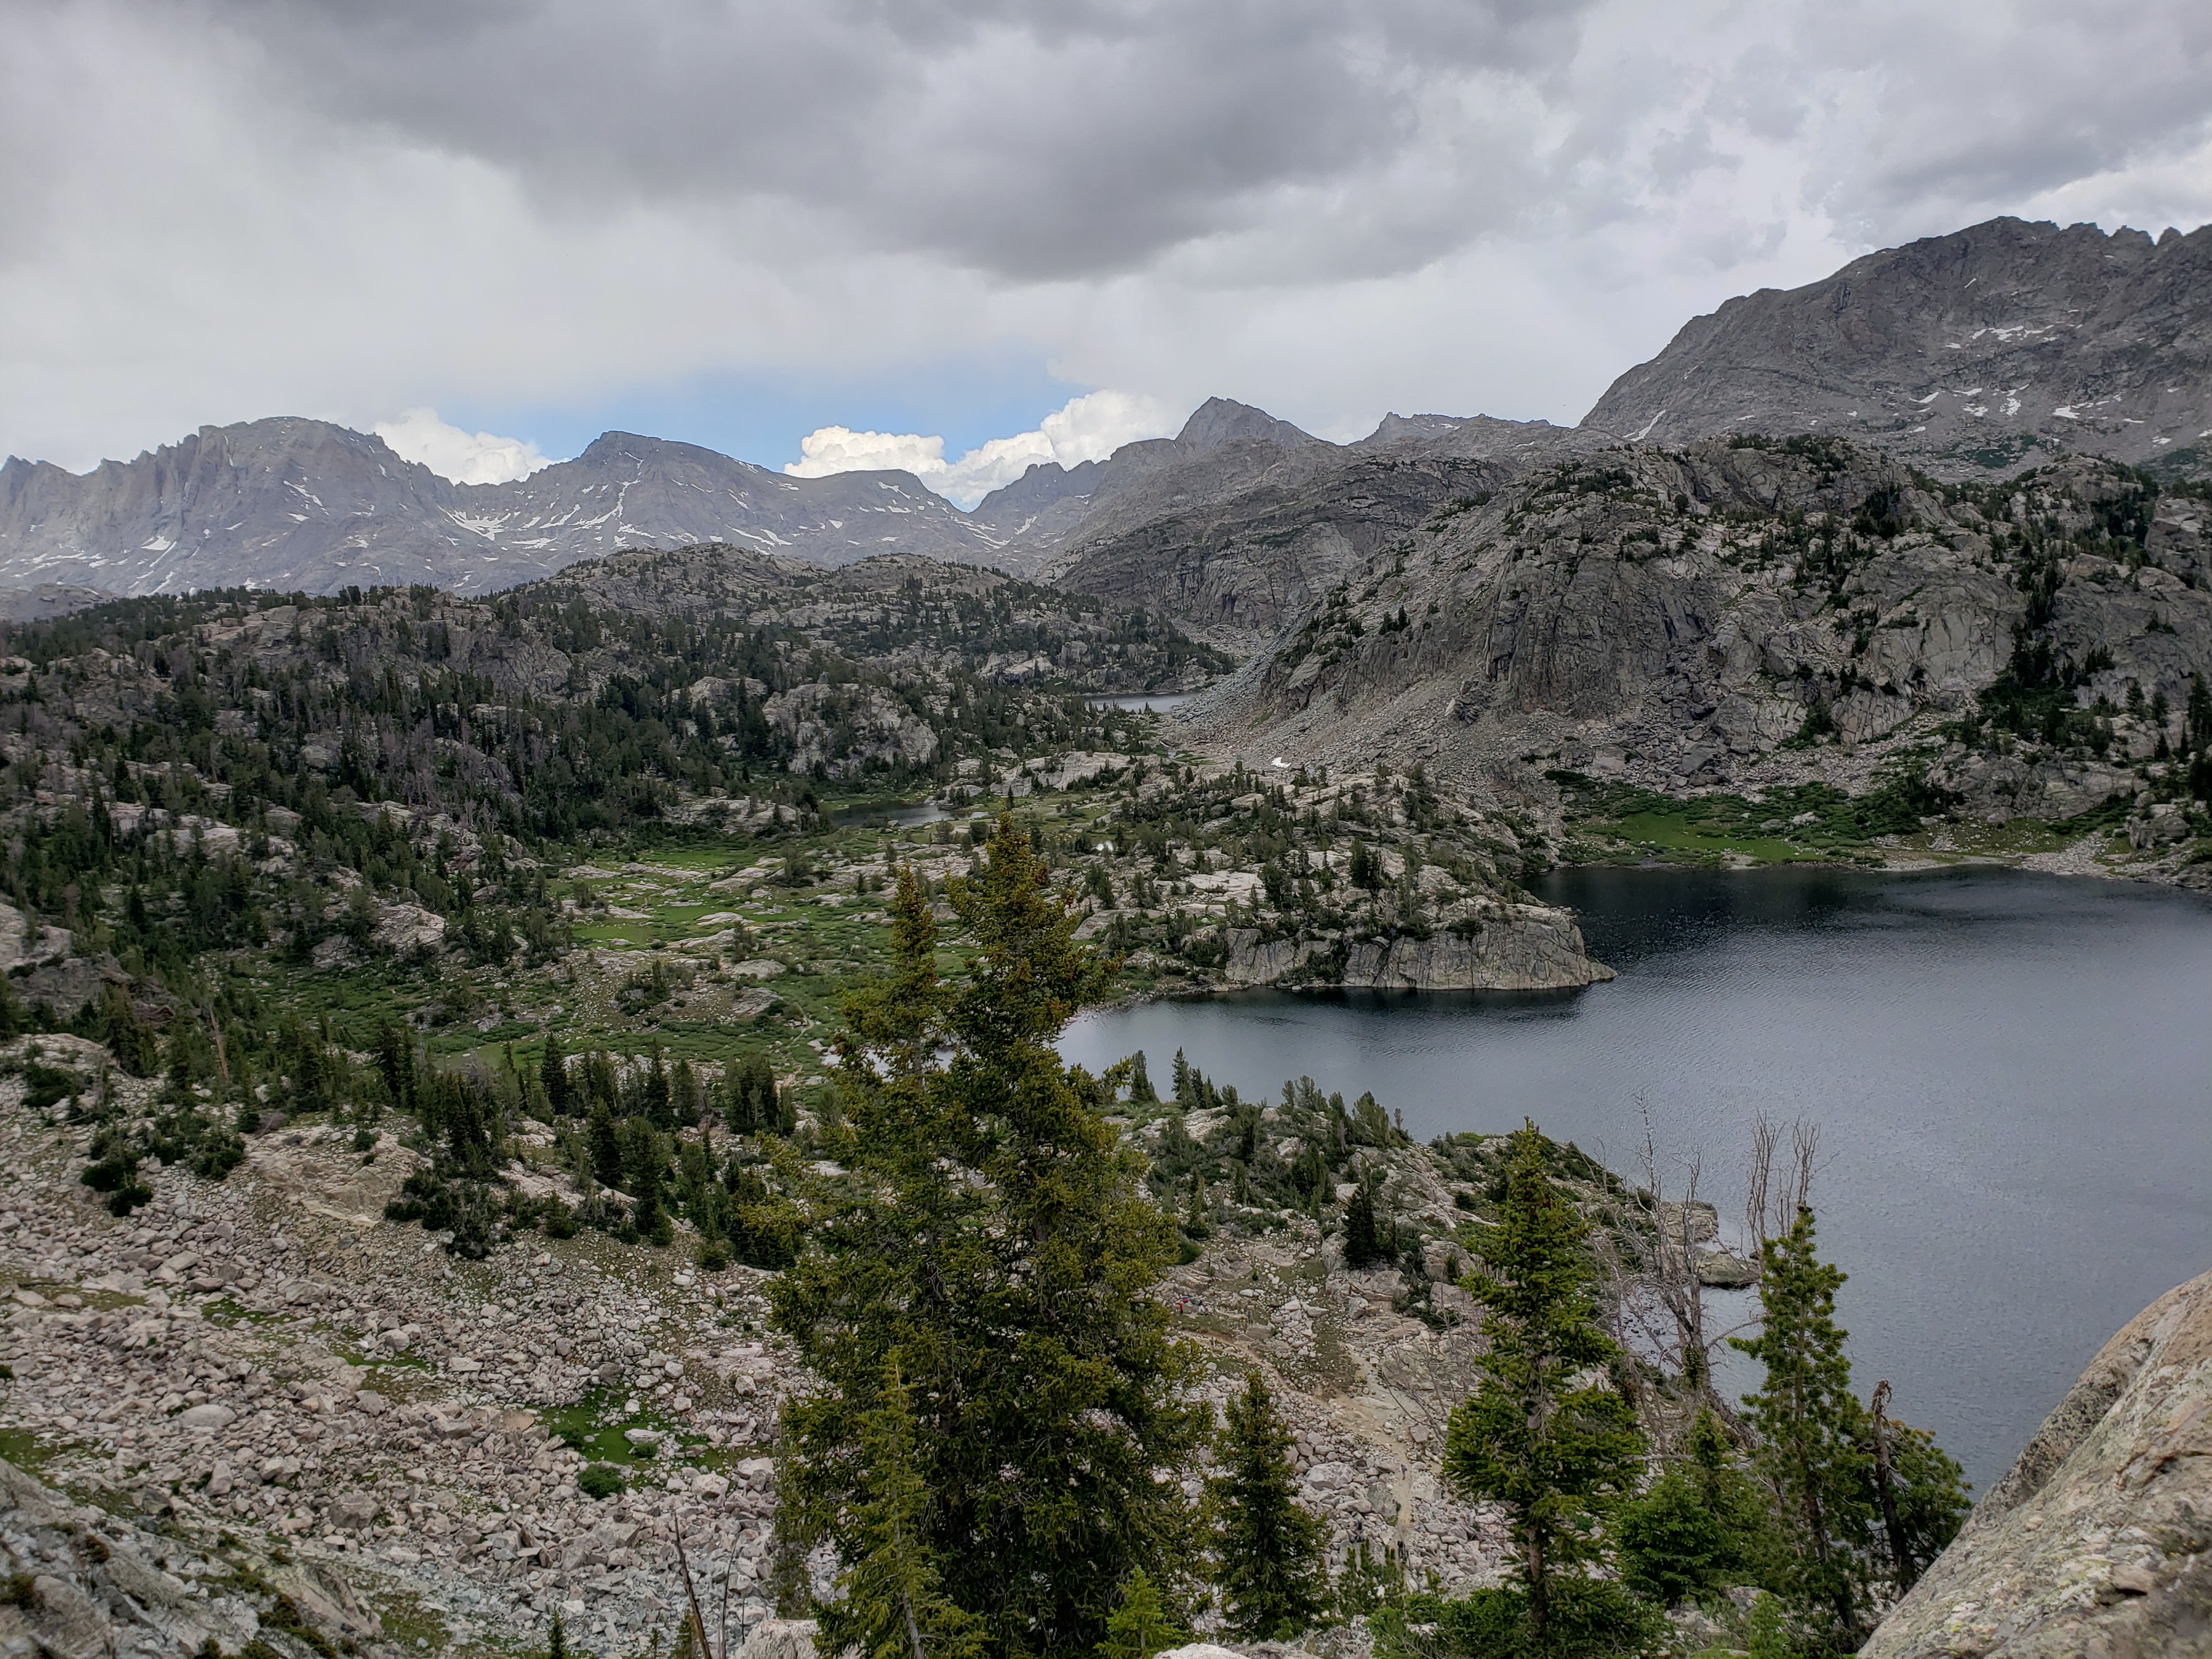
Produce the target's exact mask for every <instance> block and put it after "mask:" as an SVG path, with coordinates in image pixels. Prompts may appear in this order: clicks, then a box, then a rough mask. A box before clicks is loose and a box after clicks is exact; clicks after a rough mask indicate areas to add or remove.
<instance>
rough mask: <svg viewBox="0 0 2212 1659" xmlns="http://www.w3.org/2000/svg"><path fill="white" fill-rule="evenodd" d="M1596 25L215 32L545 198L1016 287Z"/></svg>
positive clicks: (403, 25) (1382, 21)
mask: <svg viewBox="0 0 2212 1659" xmlns="http://www.w3.org/2000/svg"><path fill="white" fill-rule="evenodd" d="M1592 3H1594V0H1550V3H1536V0H1455V3H1439V0H1212V3H1197V4H1193V3H1159V0H1084V3H1074V4H1062V5H1044V6H1036V5H1018V4H1011V3H1005V0H937V3H927V0H925V3H921V4H903V3H901V4H886V3H872V0H831V3H827V4H821V5H806V6H796V5H789V4H734V5H732V4H712V3H702V0H631V3H628V4H624V5H622V6H619V7H613V6H609V5H606V4H605V3H604V0H459V3H453V4H445V5H428V4H420V3H407V4H403V5H399V6H396V7H386V6H362V5H359V4H356V3H345V0H246V3H243V4H233V5H228V6H225V7H223V8H222V9H221V10H220V11H219V12H217V13H215V14H212V15H211V16H210V21H211V22H213V23H215V24H216V26H217V27H225V28H227V29H228V30H229V31H230V32H231V33H232V34H233V36H234V39H235V40H237V41H239V42H240V44H241V45H246V46H250V47H251V49H252V50H253V51H255V52H258V53H260V54H262V55H263V56H264V73H263V76H262V77H261V85H262V87H263V88H264V91H265V92H266V93H267V94H269V95H271V96H276V97H283V98H288V99H291V100H296V101H297V102H298V104H299V105H300V106H301V108H302V109H304V110H307V111H309V112H313V113H316V114H319V115H322V116H326V117H330V118H335V119H337V120H340V121H343V122H345V123H349V124H354V125H359V126H364V127H367V128H369V129H372V130H374V131H380V132H383V133H386V134H389V135H392V136H395V137H401V138H404V139H407V140H410V141H415V142H422V143H432V144H435V145H438V146H440V147H443V148H447V149H452V150H453V151H456V152H459V153H462V154H465V155H473V156H478V157H481V158H483V159H484V160H486V161H492V162H495V163H496V164H498V165H500V166H501V167H507V168H510V169H512V170H513V171H514V172H515V173H517V174H518V175H519V176H520V177H522V178H524V179H527V180H528V181H529V182H530V184H531V185H532V188H533V189H534V190H536V191H539V192H541V193H542V194H544V195H545V196H547V197H552V198H570V199H581V200H584V201H586V202H588V203H589V204H592V206H595V207H596V206H600V205H603V204H605V202H606V201H607V200H608V199H609V198H611V197H639V198H644V199H648V200H662V201H673V202H692V203H696V202H702V201H704V202H723V201H727V200H732V199H750V200H759V199H763V198H765V199H773V200H790V201H795V202H798V203H801V204H805V207H806V208H808V209H809V210H813V211H823V210H827V211H829V212H831V213H833V214H836V215H838V216H842V218H843V219H844V220H845V221H846V222H848V224H849V225H850V226H851V227H852V228H853V229H854V234H856V235H857V236H859V237H860V239H862V240H866V241H867V242H868V243H870V244H871V245H875V246H900V247H907V248H915V249H922V250H927V251H928V252H933V253H937V254H940V255H943V256H945V257H946V258H951V259H953V260H955V261H957V262H959V263H961V264H964V265H968V266H970V267H972V268H974V269H976V270H981V271H983V272H986V273H987V274H989V275H991V276H994V277H997V278H1001V279H1006V280H1012V281H1024V280H1032V279H1037V278H1067V277H1091V276H1099V275H1102V274H1105V273H1109V272H1113V271H1117V270H1127V269H1131V268H1133V267H1137V266H1140V265H1142V264H1145V263H1146V261H1148V260H1150V259H1152V258H1155V257H1157V256H1158V255H1159V254H1160V253H1161V252H1164V251H1165V250H1167V249H1170V248H1171V247H1174V246H1177V245H1180V244H1182V243H1185V242H1188V241H1190V240H1194V239H1199V238H1203V237H1206V236H1208V235H1211V234H1215V233H1217V232H1218V231H1220V230H1221V229H1222V228H1225V226H1235V225H1237V224H1240V223H1244V222H1249V221H1250V220H1251V219H1252V218H1254V217H1255V216H1258V215H1260V214H1261V213H1263V212H1264V211H1265V210H1266V205H1267V201H1268V199H1269V197H1271V196H1272V195H1273V193H1274V192H1277V191H1283V190H1285V189H1306V188H1311V187H1314V186H1316V185H1327V184H1329V183H1332V182H1336V181H1350V180H1354V179H1360V178H1363V177H1372V176H1375V175H1378V174H1383V173H1388V171H1389V169H1390V168H1391V167H1392V165H1393V163H1394V162H1395V161H1397V160H1399V159H1400V158H1401V157H1403V156H1405V155H1407V154H1409V153H1412V152H1416V151H1419V150H1420V149H1422V148H1423V147H1424V146H1425V145H1428V144H1430V143H1433V141H1434V140H1435V139H1436V137H1437V136H1438V135H1437V133H1436V131H1435V130H1434V129H1435V122H1434V119H1433V118H1432V112H1430V111H1427V110H1425V107H1424V102H1425V100H1426V99H1429V98H1431V97H1432V96H1433V95H1434V94H1437V93H1438V92H1439V91H1440V90H1443V89H1445V88H1451V87H1453V86H1455V84H1457V83H1459V82H1462V81H1464V80H1465V79H1467V78H1468V77H1469V76H1504V77H1514V78H1541V77H1545V76H1552V75H1555V74H1556V73H1557V72H1558V71H1559V70H1560V69H1561V68H1562V67H1564V65H1565V64H1566V63H1567V62H1568V61H1569V60H1570V59H1571V56H1572V54H1573V52H1574V50H1575V48H1576V45H1577V39H1578V33H1579V26H1580V21H1581V18H1582V16H1583V14H1585V13H1586V12H1587V11H1588V10H1589V7H1590V5H1591V4H1592ZM1467 159H1468V161H1472V162H1475V163H1477V164H1478V165H1480V162H1481V161H1483V159H1484V158H1482V157H1480V156H1469V157H1468V158H1467ZM1480 228H1484V227H1482V226H1480V225H1475V224H1468V223H1461V224H1459V225H1457V226H1456V227H1455V228H1454V231H1453V236H1454V237H1455V238H1456V239H1463V238H1464V237H1465V236H1467V235H1468V234H1472V233H1473V232H1474V231H1477V230H1479V229H1480ZM1435 240H1436V239H1435V238H1433V237H1427V238H1417V239H1414V240H1413V243H1412V245H1411V246H1410V247H1409V249H1408V253H1409V256H1410V257H1414V258H1418V257H1421V256H1422V255H1424V254H1425V253H1426V252H1430V251H1432V248H1433V245H1434V242H1435Z"/></svg>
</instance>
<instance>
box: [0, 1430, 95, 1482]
mask: <svg viewBox="0 0 2212 1659" xmlns="http://www.w3.org/2000/svg"><path fill="white" fill-rule="evenodd" d="M83 1444H84V1443H83V1442H82V1441H80V1440H72V1439H68V1438H61V1439H54V1438H51V1437H47V1436H45V1435H40V1434H33V1432H32V1431H30V1430H28V1429H0V1457H4V1458H6V1459H7V1460H8V1462H10V1463H13V1464H14V1465H15V1467H16V1468H19V1469H21V1470H22V1471H23V1472H24V1473H26V1474H40V1472H41V1471H43V1470H44V1469H45V1468H46V1466H47V1465H48V1464H49V1463H52V1462H54V1460H55V1459H57V1458H59V1457H66V1456H67V1455H69V1454H70V1453H71V1452H73V1451H78V1450H81V1449H82V1448H83Z"/></svg>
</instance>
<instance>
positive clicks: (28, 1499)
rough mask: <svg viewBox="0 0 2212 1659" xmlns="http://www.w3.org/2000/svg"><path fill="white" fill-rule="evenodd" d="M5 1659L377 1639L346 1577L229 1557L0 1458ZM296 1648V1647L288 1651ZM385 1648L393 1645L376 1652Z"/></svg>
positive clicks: (104, 1658)
mask: <svg viewBox="0 0 2212 1659" xmlns="http://www.w3.org/2000/svg"><path fill="white" fill-rule="evenodd" d="M0 1540H4V1541H0V1559H4V1561H5V1563H6V1577H7V1579H8V1586H7V1588H8V1596H7V1599H6V1601H0V1653H4V1654H7V1655H9V1656H11V1659H12V1656H15V1655H19V1654H39V1655H44V1656H51V1659H112V1656H116V1655H118V1654H124V1655H136V1654H186V1653H195V1652H201V1651H206V1650H210V1648H212V1649H214V1650H222V1651H223V1652H235V1651H237V1650H239V1649H240V1648H241V1647H243V1646H244V1645H245V1644H247V1643H250V1642H254V1641H257V1640H261V1641H264V1650H266V1646H267V1645H269V1644H266V1641H265V1638H267V1637H269V1636H275V1637H276V1638H278V1641H279V1642H281V1643H283V1651H285V1652H288V1653H289V1652H294V1651H306V1650H308V1649H310V1648H312V1649H313V1650H315V1651H318V1652H324V1653H328V1652H331V1651H333V1650H334V1644H339V1643H343V1644H344V1646H345V1649H346V1650H347V1651H349V1652H357V1651H359V1650H360V1644H362V1643H364V1642H367V1643H376V1642H377V1638H380V1637H381V1636H382V1635H383V1633H384V1632H383V1626H382V1623H381V1621H380V1620H379V1619H378V1618H377V1615H376V1614H375V1613H373V1612H371V1611H369V1610H368V1608H367V1607H364V1606H363V1605H362V1602H361V1601H360V1599H359V1597H357V1596H356V1595H355V1593H354V1590H353V1588H352V1586H351V1585H350V1584H349V1583H348V1582H347V1581H346V1580H345V1578H344V1577H342V1576H341V1575H339V1574H338V1573H337V1572H335V1571H331V1569H330V1568H328V1567H327V1566H325V1565H322V1564H320V1563H315V1564H304V1563H299V1564H291V1563H288V1564H283V1565H278V1564H277V1563H276V1561H274V1560H272V1559H270V1558H269V1557H267V1556H261V1555H258V1554H254V1553H249V1552H248V1551H246V1549H244V1548H243V1547H240V1546H238V1545H237V1544H236V1543H235V1541H231V1544H230V1553H229V1555H228V1558H226V1556H225V1555H224V1554H223V1553H221V1552H220V1551H219V1550H216V1549H208V1548H204V1547H196V1546H195V1545H193V1544H191V1543H190V1542H187V1541H183V1540H181V1539H179V1538H178V1537H177V1536H175V1535H174V1534H173V1531H172V1532H171V1534H170V1535H167V1536H164V1535H163V1534H161V1532H159V1531H157V1530H155V1528H151V1527H142V1526H139V1525H137V1524H135V1523H133V1522H131V1521H128V1520H125V1519H122V1518H119V1517H118V1516H114V1515H112V1514H110V1513H109V1512H108V1511H107V1510H103V1509H100V1508H98V1507H96V1506H94V1505H91V1504H76V1503H75V1502H73V1501H71V1499H70V1498H69V1497H68V1496H67V1495H66V1494H65V1493H62V1492H55V1491H53V1490H52V1489H51V1488H50V1487H48V1486H46V1485H45V1484H43V1483H42V1482H40V1480H38V1479H36V1478H35V1477H34V1476H33V1475H31V1474H27V1472H25V1471H24V1470H22V1469H20V1468H16V1467H15V1465H14V1464H13V1463H9V1462H4V1461H0ZM295 1643H303V1644H304V1645H301V1646H298V1647H295V1645H294V1644H295ZM377 1645H378V1649H379V1650H380V1651H382V1652H385V1653H396V1652H397V1650H396V1649H395V1648H387V1647H384V1646H383V1644H377Z"/></svg>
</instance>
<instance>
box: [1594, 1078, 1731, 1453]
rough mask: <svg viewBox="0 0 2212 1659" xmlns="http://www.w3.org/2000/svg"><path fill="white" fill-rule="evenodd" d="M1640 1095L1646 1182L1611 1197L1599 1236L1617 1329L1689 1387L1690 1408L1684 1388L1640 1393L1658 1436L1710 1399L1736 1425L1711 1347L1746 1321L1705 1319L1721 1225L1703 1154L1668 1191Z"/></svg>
mask: <svg viewBox="0 0 2212 1659" xmlns="http://www.w3.org/2000/svg"><path fill="white" fill-rule="evenodd" d="M1637 1110H1638V1114H1639V1115H1640V1116H1641V1119H1642V1121H1643V1129H1644V1133H1643V1139H1642V1143H1641V1145H1640V1146H1639V1147H1638V1163H1639V1164H1640V1168H1639V1170H1638V1174H1639V1175H1640V1176H1641V1177H1642V1184H1641V1186H1640V1188H1638V1189H1637V1190H1635V1191H1633V1192H1632V1193H1629V1194H1626V1196H1625V1197H1624V1198H1623V1199H1622V1200H1620V1201H1618V1202H1616V1203H1615V1204H1614V1205H1613V1210H1612V1213H1611V1215H1610V1216H1609V1217H1608V1220H1609V1222H1610V1224H1611V1225H1608V1226H1607V1227H1606V1228H1604V1229H1603V1230H1602V1231H1601V1233H1600V1235H1599V1236H1598V1237H1599V1245H1600V1256H1601V1261H1603V1263H1604V1264H1605V1267H1606V1270H1607V1278H1608V1279H1609V1280H1610V1281H1611V1290H1612V1295H1611V1296H1610V1297H1608V1302H1609V1304H1610V1306H1611V1309H1612V1316H1613V1335H1614V1338H1615V1340H1617V1341H1619V1342H1620V1344H1621V1346H1623V1347H1624V1348H1626V1349H1627V1350H1628V1351H1629V1352H1632V1353H1638V1354H1643V1355H1646V1356H1649V1357H1650V1358H1652V1359H1654V1360H1656V1362H1657V1363H1658V1364H1659V1366H1660V1367H1661V1369H1662V1370H1665V1371H1668V1372H1670V1373H1672V1374H1673V1375H1674V1376H1677V1377H1679V1378H1680V1380H1681V1383H1682V1384H1683V1386H1684V1387H1685V1388H1686V1389H1687V1390H1688V1401H1687V1405H1688V1409H1687V1410H1684V1409H1683V1405H1684V1401H1683V1400H1682V1397H1681V1396H1680V1395H1669V1396H1668V1399H1667V1400H1666V1401H1665V1402H1664V1404H1663V1408H1662V1402H1661V1401H1658V1400H1654V1399H1646V1400H1642V1401H1639V1404H1640V1405H1642V1406H1644V1407H1645V1408H1646V1409H1644V1412H1643V1413H1642V1414H1643V1416H1644V1421H1645V1423H1646V1425H1647V1426H1648V1427H1649V1428H1650V1431H1652V1433H1653V1435H1654V1437H1655V1438H1657V1439H1659V1440H1661V1441H1662V1443H1663V1442H1665V1441H1667V1440H1669V1439H1671V1438H1672V1434H1673V1431H1674V1429H1676V1428H1678V1427H1680V1425H1682V1424H1685V1423H1687V1422H1688V1421H1690V1420H1692V1419H1694V1417H1695V1416H1696V1414H1697V1410H1698V1409H1699V1408H1700V1407H1711V1408H1712V1409H1713V1410H1715V1411H1716V1412H1717V1413H1719V1414H1720V1415H1721V1417H1722V1418H1723V1420H1724V1421H1725V1422H1727V1423H1728V1424H1729V1426H1730V1428H1731V1430H1732V1431H1733V1430H1734V1428H1735V1413H1733V1412H1731V1411H1730V1410H1729V1407H1728V1405H1727V1402H1726V1401H1723V1400H1722V1399H1721V1397H1720V1395H1718V1393H1717V1392H1716V1390H1715V1389H1714V1387H1713V1381H1712V1376H1713V1367H1712V1355H1713V1352H1714V1350H1715V1349H1716V1348H1717V1347H1718V1346H1719V1345H1720V1344H1721V1343H1723V1342H1724V1341H1726V1340H1728V1338H1729V1336H1731V1335H1733V1334H1735V1332H1736V1331H1737V1330H1740V1329H1741V1328H1743V1327H1742V1326H1740V1325H1739V1326H1735V1327H1731V1328H1729V1329H1728V1330H1722V1331H1714V1330H1712V1329H1711V1327H1710V1324H1709V1321H1708V1310H1707V1308H1706V1305H1705V1285H1704V1283H1703V1282H1702V1281H1701V1280H1700V1279H1699V1277H1698V1246H1699V1244H1701V1243H1705V1240H1706V1238H1708V1237H1711V1232H1710V1231H1708V1229H1709V1228H1714V1229H1717V1217H1713V1218H1711V1219H1710V1220H1708V1217H1709V1216H1710V1215H1711V1206H1710V1205H1708V1204H1705V1203H1702V1202H1701V1201H1700V1200H1699V1197H1698V1188H1699V1183H1700V1182H1702V1180H1703V1179H1704V1159H1703V1157H1702V1155H1692V1157H1691V1158H1689V1159H1688V1160H1687V1162H1686V1164H1683V1165H1682V1171H1681V1186H1680V1191H1679V1193H1678V1194H1672V1195H1670V1194H1669V1192H1668V1186H1669V1181H1668V1165H1667V1164H1666V1162H1665V1160H1664V1159H1662V1157H1661V1156H1660V1152H1659V1146H1658V1136H1657V1133H1656V1130H1655V1129H1654V1127H1653V1126H1652V1122H1651V1113H1650V1107H1649V1105H1648V1103H1646V1102H1645V1100H1644V1097H1643V1096H1642V1095H1640V1094H1639V1095H1638V1097H1637ZM1662 1449H1663V1444H1662Z"/></svg>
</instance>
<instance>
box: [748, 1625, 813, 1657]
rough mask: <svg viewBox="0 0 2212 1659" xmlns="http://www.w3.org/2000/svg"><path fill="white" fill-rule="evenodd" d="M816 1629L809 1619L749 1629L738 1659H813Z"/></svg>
mask: <svg viewBox="0 0 2212 1659" xmlns="http://www.w3.org/2000/svg"><path fill="white" fill-rule="evenodd" d="M818 1629H819V1626H817V1625H816V1624H815V1622H814V1620H811V1619H770V1620H768V1621H766V1622H765V1623H763V1624H760V1625H756V1626H754V1627H753V1629H752V1632H751V1633H750V1635H748V1636H747V1637H746V1638H745V1643H744V1646H743V1647H741V1648H739V1649H738V1659H815V1656H814V1638H815V1636H816V1635H817V1632H818Z"/></svg>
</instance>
